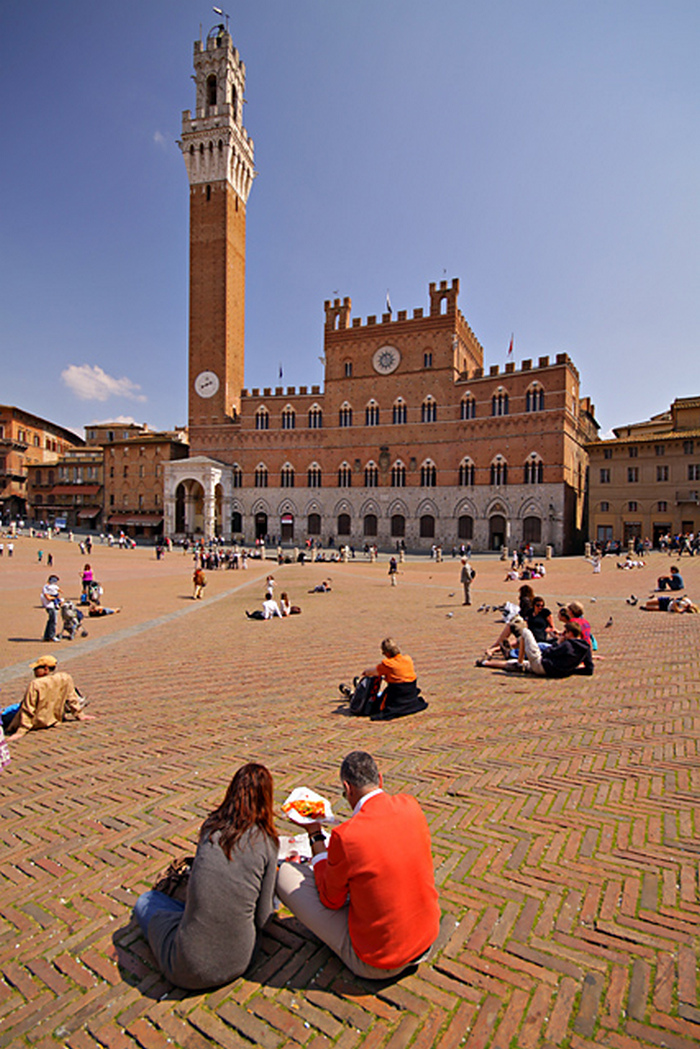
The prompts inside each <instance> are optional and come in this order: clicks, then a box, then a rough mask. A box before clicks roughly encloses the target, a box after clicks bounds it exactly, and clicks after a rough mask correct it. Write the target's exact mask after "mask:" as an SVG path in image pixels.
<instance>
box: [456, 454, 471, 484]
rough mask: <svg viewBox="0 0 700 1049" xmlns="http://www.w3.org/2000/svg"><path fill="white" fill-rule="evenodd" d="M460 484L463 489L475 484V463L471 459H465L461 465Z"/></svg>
mask: <svg viewBox="0 0 700 1049" xmlns="http://www.w3.org/2000/svg"><path fill="white" fill-rule="evenodd" d="M459 483H460V485H461V486H462V487H465V486H469V487H471V486H473V484H474V463H473V462H472V461H471V459H463V460H462V462H461V463H460V464H459Z"/></svg>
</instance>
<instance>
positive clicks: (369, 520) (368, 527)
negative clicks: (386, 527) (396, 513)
mask: <svg viewBox="0 0 700 1049" xmlns="http://www.w3.org/2000/svg"><path fill="white" fill-rule="evenodd" d="M363 532H364V534H365V535H368V536H375V535H376V534H377V515H376V514H365V519H364V521H363Z"/></svg>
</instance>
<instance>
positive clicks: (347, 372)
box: [345, 361, 352, 379]
mask: <svg viewBox="0 0 700 1049" xmlns="http://www.w3.org/2000/svg"><path fill="white" fill-rule="evenodd" d="M345 378H346V379H351V378H352V361H346V362H345Z"/></svg>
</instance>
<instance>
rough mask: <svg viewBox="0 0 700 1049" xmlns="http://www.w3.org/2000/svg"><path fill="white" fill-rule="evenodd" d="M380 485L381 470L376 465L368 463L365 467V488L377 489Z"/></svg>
mask: <svg viewBox="0 0 700 1049" xmlns="http://www.w3.org/2000/svg"><path fill="white" fill-rule="evenodd" d="M378 485H379V470H378V469H377V464H376V463H372V462H370V463H367V465H366V466H365V488H377V487H378Z"/></svg>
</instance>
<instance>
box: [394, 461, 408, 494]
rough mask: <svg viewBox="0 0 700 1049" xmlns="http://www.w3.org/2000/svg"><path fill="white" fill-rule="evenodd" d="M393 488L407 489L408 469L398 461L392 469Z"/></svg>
mask: <svg viewBox="0 0 700 1049" xmlns="http://www.w3.org/2000/svg"><path fill="white" fill-rule="evenodd" d="M391 487H392V488H405V487H406V467H405V466H404V464H403V463H402V462H401V460H400V459H399V460H397V461H396V462H395V463H394V465H393V466H392V468H391Z"/></svg>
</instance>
